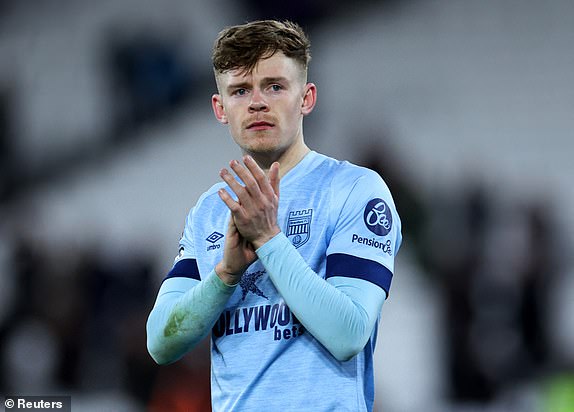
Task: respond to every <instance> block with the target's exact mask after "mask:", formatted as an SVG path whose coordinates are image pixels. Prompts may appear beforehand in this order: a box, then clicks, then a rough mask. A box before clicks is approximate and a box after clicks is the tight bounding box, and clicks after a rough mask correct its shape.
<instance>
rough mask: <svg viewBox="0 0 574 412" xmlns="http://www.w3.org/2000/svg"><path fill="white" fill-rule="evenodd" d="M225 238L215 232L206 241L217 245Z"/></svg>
mask: <svg viewBox="0 0 574 412" xmlns="http://www.w3.org/2000/svg"><path fill="white" fill-rule="evenodd" d="M222 237H223V235H222V234H221V233H219V232H213V233H212V234H211V235H209V236H207V237H206V238H205V240H207V241H208V242H209V243H215V242H217V241H218V240H219V239H221V238H222Z"/></svg>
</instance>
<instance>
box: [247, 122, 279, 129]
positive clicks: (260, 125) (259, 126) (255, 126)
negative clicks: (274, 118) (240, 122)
mask: <svg viewBox="0 0 574 412" xmlns="http://www.w3.org/2000/svg"><path fill="white" fill-rule="evenodd" d="M273 126H274V124H273V123H269V122H253V123H249V125H248V126H247V129H249V130H267V129H270V128H272V127H273Z"/></svg>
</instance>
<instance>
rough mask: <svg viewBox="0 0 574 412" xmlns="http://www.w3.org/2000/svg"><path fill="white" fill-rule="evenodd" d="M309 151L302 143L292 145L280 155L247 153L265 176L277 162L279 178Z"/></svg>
mask: <svg viewBox="0 0 574 412" xmlns="http://www.w3.org/2000/svg"><path fill="white" fill-rule="evenodd" d="M310 151H311V149H309V147H307V145H306V144H305V143H303V142H301V143H300V144H297V145H293V146H291V147H290V148H288V149H287V150H286V151H284V152H282V153H275V154H270V153H248V154H249V155H251V157H253V159H254V160H255V161H256V162H257V164H258V165H259V167H261V168H262V169H263V171H264V172H265V174H267V172H268V171H269V168H270V167H271V165H272V164H273V163H274V162H279V177H280V178H281V177H283V176H285V175H286V174H287V173H288V172H289V171H290V170H291V169H293V168H294V167H295V166H296V165H297V164H298V163H299V162H300V161H301V160H303V158H304V157H305V156H306V155H307V153H309V152H310Z"/></svg>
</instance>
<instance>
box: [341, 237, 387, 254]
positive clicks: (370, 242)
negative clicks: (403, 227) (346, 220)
mask: <svg viewBox="0 0 574 412" xmlns="http://www.w3.org/2000/svg"><path fill="white" fill-rule="evenodd" d="M351 242H352V243H359V244H361V245H365V246H370V247H374V248H377V249H381V250H382V251H383V252H385V253H386V254H388V255H389V256H393V249H392V248H391V240H390V239H388V240H387V241H386V242H379V241H378V240H377V239H376V238H374V237H371V238H368V237H362V236H359V235H357V234H356V233H353V238H352V240H351Z"/></svg>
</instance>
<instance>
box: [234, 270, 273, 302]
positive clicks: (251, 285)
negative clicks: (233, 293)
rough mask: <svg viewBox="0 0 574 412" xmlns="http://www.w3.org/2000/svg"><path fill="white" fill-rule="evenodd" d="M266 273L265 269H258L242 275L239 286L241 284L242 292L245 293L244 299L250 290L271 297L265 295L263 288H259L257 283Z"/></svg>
mask: <svg viewBox="0 0 574 412" xmlns="http://www.w3.org/2000/svg"><path fill="white" fill-rule="evenodd" d="M264 273H265V271H264V270H258V271H257V272H247V273H246V274H244V275H243V276H242V277H241V280H240V281H239V286H241V292H242V293H243V296H242V298H241V300H242V301H244V300H245V298H246V297H247V294H248V293H249V292H251V293H253V294H255V295H257V296H261V297H262V298H265V299H267V300H269V298H268V297H267V296H265V295H264V294H263V292H262V291H261V289H259V288H258V287H257V285H256V284H255V283H256V282H257V281H258V280H259V279H260V278H261V276H263V274H264Z"/></svg>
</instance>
